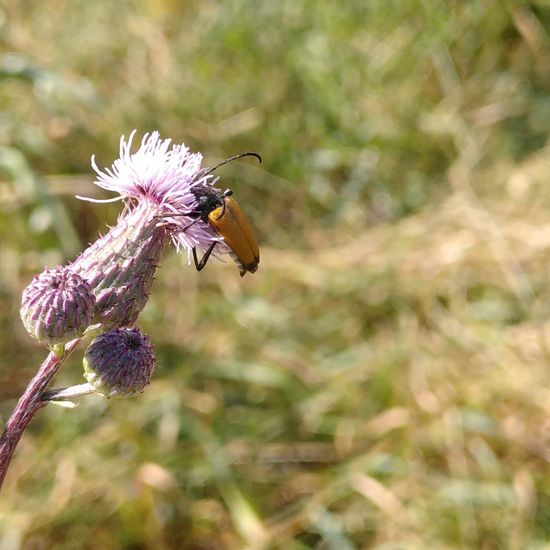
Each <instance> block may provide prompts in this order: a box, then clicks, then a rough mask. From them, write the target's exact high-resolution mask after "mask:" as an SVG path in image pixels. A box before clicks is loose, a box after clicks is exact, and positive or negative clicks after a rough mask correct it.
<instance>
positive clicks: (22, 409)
mask: <svg viewBox="0 0 550 550" xmlns="http://www.w3.org/2000/svg"><path fill="white" fill-rule="evenodd" d="M79 342H80V339H77V340H72V341H71V342H69V343H68V344H67V345H66V346H65V352H64V353H63V355H56V354H55V353H54V352H53V351H52V352H50V353H49V355H48V356H47V357H46V359H44V362H43V363H42V365H41V366H40V368H39V369H38V372H37V373H36V374H35V376H34V378H33V379H32V380H31V381H30V382H29V385H28V386H27V389H26V390H25V393H24V394H23V395H22V396H21V397H20V399H19V401H18V403H17V405H16V406H15V409H14V410H13V413H12V414H11V416H10V418H9V420H8V422H7V424H6V427H5V428H4V433H3V434H2V436H1V437H0V488H1V487H2V483H3V482H4V478H5V477H6V472H7V471H8V467H9V465H10V462H11V459H12V457H13V453H14V452H15V448H16V447H17V444H18V443H19V440H20V439H21V436H22V435H23V432H24V431H25V428H26V427H27V425H28V423H29V422H30V421H31V419H32V417H33V416H34V415H35V413H36V412H37V411H38V410H39V409H41V408H42V407H44V406H45V405H47V401H41V399H40V397H41V395H42V392H43V391H44V390H45V389H46V388H47V387H48V385H49V383H50V382H51V381H52V378H53V377H54V376H55V375H56V373H57V371H58V370H59V368H60V367H61V365H62V364H63V363H64V362H65V359H67V357H68V356H69V355H70V354H71V352H72V351H73V349H74V348H75V347H76V346H77V345H78V343H79Z"/></svg>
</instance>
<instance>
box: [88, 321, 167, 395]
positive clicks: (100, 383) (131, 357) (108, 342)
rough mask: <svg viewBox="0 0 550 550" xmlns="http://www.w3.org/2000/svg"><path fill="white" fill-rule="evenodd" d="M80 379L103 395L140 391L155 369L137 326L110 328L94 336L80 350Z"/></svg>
mask: <svg viewBox="0 0 550 550" xmlns="http://www.w3.org/2000/svg"><path fill="white" fill-rule="evenodd" d="M83 363H84V378H86V380H87V381H88V383H89V384H91V385H92V386H93V387H94V388H95V390H96V391H98V392H99V393H102V394H103V395H105V396H106V397H130V396H132V395H134V394H135V393H138V392H141V391H143V389H144V388H145V386H147V384H149V382H150V380H151V375H152V374H153V371H154V369H155V364H156V359H155V350H154V349H153V346H152V345H151V342H150V341H149V338H148V337H147V336H146V335H144V334H142V333H141V332H140V331H139V330H138V329H129V328H119V329H112V330H110V331H108V332H105V333H103V334H101V335H100V336H98V337H97V338H95V339H94V340H93V342H92V343H91V344H90V346H89V347H88V349H87V350H86V352H85V353H84V361H83Z"/></svg>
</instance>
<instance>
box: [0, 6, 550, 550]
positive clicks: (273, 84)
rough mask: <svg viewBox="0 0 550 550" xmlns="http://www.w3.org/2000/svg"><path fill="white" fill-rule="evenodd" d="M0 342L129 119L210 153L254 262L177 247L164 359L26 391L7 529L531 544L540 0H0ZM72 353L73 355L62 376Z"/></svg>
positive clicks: (541, 386)
mask: <svg viewBox="0 0 550 550" xmlns="http://www.w3.org/2000/svg"><path fill="white" fill-rule="evenodd" d="M0 12H1V13H2V14H3V16H2V17H0V21H1V26H0V41H1V42H0V44H1V45H0V48H1V50H0V51H1V52H2V53H1V55H0V198H1V201H0V202H1V205H0V206H1V207H0V252H1V256H0V257H1V258H2V260H1V261H0V308H1V309H0V311H1V313H2V315H1V316H0V323H1V325H0V326H1V329H2V331H1V333H0V334H1V335H2V336H1V337H0V357H1V360H2V365H1V371H0V383H1V386H0V387H1V392H2V397H3V404H2V407H1V409H0V411H1V413H2V414H3V415H4V417H5V416H6V415H8V414H9V412H10V411H11V408H12V407H13V405H14V399H15V398H16V397H17V395H19V394H20V393H21V392H22V391H23V388H24V387H25V385H26V383H27V381H28V380H29V378H30V377H31V376H32V372H33V369H35V368H36V366H37V364H38V362H39V360H40V358H41V355H42V350H40V349H39V348H38V347H36V346H33V344H32V343H31V341H30V339H29V338H28V337H27V336H26V334H25V333H24V329H23V328H22V327H21V324H20V321H19V319H18V307H19V299H20V291H21V289H22V288H23V287H24V285H25V284H26V283H27V282H28V280H29V279H30V277H31V276H32V275H33V274H34V273H36V272H38V271H40V270H41V269H42V267H43V265H45V264H48V265H53V264H55V263H57V262H61V261H64V260H66V259H69V258H71V257H73V255H74V253H75V248H78V246H77V242H78V241H80V245H79V246H83V245H85V244H86V243H87V242H89V241H91V240H93V239H94V238H95V236H96V234H97V232H98V231H103V230H104V226H105V223H113V221H114V220H115V219H116V215H117V208H118V207H117V206H112V205H106V206H97V205H93V206H90V205H89V204H82V203H80V202H78V201H77V200H76V199H74V198H72V197H73V195H75V194H88V195H89V194H93V193H97V191H96V190H94V189H93V188H92V183H91V182H92V179H93V175H92V171H91V169H90V167H89V158H90V155H91V154H92V153H95V154H96V155H97V159H98V163H99V165H101V166H103V165H108V164H110V163H111V162H112V160H113V159H114V158H115V157H116V154H117V148H118V138H119V136H120V134H122V133H126V134H127V133H128V132H129V131H130V130H131V129H133V128H138V130H139V131H140V132H145V131H148V130H151V129H159V130H160V131H161V133H162V135H163V136H170V137H172V138H173V139H174V140H176V141H185V143H186V144H188V145H190V146H191V147H192V148H193V149H195V150H200V151H202V152H204V154H205V155H206V156H207V158H208V160H209V161H210V162H215V161H217V160H219V159H221V158H225V157H227V156H229V155H231V154H233V153H235V152H239V151H246V150H257V151H258V152H260V153H261V154H262V156H263V158H264V163H263V164H262V165H261V166H260V167H258V166H256V165H253V164H251V163H250V164H249V163H246V161H243V162H242V163H240V164H238V163H234V164H232V165H230V166H227V167H226V168H223V172H222V171H220V175H221V176H222V177H223V184H222V186H223V185H225V186H228V187H229V186H230V187H232V188H233V190H234V191H235V194H236V195H237V196H238V197H239V202H240V203H241V205H242V206H243V208H244V209H245V210H246V212H247V214H248V215H249V216H250V217H251V219H252V220H253V225H254V226H255V228H257V232H258V234H259V237H260V240H261V243H262V252H261V253H262V261H261V265H260V270H259V271H258V273H257V274H255V275H253V276H247V277H245V278H244V279H242V280H241V279H240V278H239V276H238V272H237V270H236V268H235V266H234V265H233V264H232V263H231V262H230V261H229V262H227V264H226V265H224V264H220V263H216V262H212V264H209V265H208V267H207V268H206V270H205V271H204V272H202V273H201V274H200V275H198V274H196V273H195V272H194V270H192V269H191V268H188V267H187V266H186V265H184V264H185V259H183V260H182V258H181V257H177V256H175V254H173V253H172V254H167V255H166V256H165V258H164V260H163V264H162V267H161V269H160V270H159V272H158V278H157V281H156V286H155V287H154V292H153V295H152V297H151V300H150V302H149V304H148V306H147V308H146V310H145V311H144V312H143V314H142V316H141V321H140V323H141V327H142V328H143V330H144V331H145V332H147V333H148V334H149V335H150V336H151V338H152V340H153V342H154V343H155V344H156V346H157V350H158V356H159V359H160V366H159V368H158V370H157V372H156V374H155V377H154V381H153V384H152V385H151V386H150V387H149V388H148V389H147V390H146V392H145V393H144V394H143V395H141V396H140V397H137V398H134V399H131V400H127V401H105V400H101V399H99V398H95V397H89V398H84V399H82V401H81V403H80V404H79V406H78V407H77V408H76V409H74V410H65V409H60V408H55V407H49V408H48V409H47V410H44V411H43V412H41V413H40V414H39V415H38V416H37V418H36V419H35V420H34V421H33V423H32V425H31V427H30V429H29V430H28V433H27V435H26V437H25V438H24V439H23V441H22V443H21V446H20V449H19V452H18V454H17V456H16V457H15V460H14V462H13V464H12V467H11V470H10V472H9V474H8V477H7V480H6V484H5V487H4V490H3V494H2V497H1V502H0V514H1V515H0V526H1V528H0V547H1V548H2V549H3V548H8V549H10V550H11V549H19V548H34V547H39V548H42V547H44V548H56V549H57V548H58V549H64V550H65V549H72V548H80V549H82V548H109V549H111V548H113V549H117V548H120V549H122V548H136V549H137V548H140V549H141V548H151V549H157V548H160V549H164V548H166V549H176V548H178V549H179V548H229V549H240V548H256V549H260V548H285V549H302V548H334V549H347V548H365V547H367V548H370V547H373V548H376V547H379V548H382V547H384V548H389V547H391V548H397V547H399V548H401V547H403V548H458V547H460V548H518V549H520V548H521V549H523V548H531V547H532V548H538V547H543V545H544V544H546V543H547V542H548V541H549V540H550V477H549V474H548V461H549V459H550V448H549V433H550V432H549V430H550V425H549V421H548V418H549V414H550V399H549V393H548V363H549V341H550V340H549V338H550V325H549V324H548V321H547V318H548V313H549V306H548V304H549V303H550V285H549V283H548V269H547V256H548V251H549V248H550V236H549V235H550V225H549V223H548V219H550V218H549V215H548V211H549V206H550V200H549V198H548V197H549V194H548V192H547V174H548V173H549V170H548V169H549V167H550V163H549V161H548V159H549V158H550V157H549V151H548V147H547V145H546V143H547V137H548V127H549V123H550V110H549V109H548V97H547V95H548V76H547V75H548V67H549V66H550V51H549V42H548V36H547V34H546V29H547V28H548V24H549V23H550V13H549V12H548V9H547V8H546V7H544V5H543V3H541V2H533V3H531V4H521V5H520V4H517V6H516V5H514V4H513V3H509V4H504V3H502V2H476V1H471V2H456V3H448V2H438V1H423V2H422V1H414V2H410V3H388V2H359V1H357V2H351V3H348V4H346V5H344V4H342V3H331V2H326V3H318V2H310V1H293V2H290V1H288V2H273V3H271V2H266V3H255V2H249V1H246V0H241V1H236V0H234V1H230V2H223V3H214V2H191V3H181V4H178V3H175V2H170V1H168V0H166V1H161V0H151V1H148V2H143V3H135V2H124V3H119V2H117V3H109V2H84V1H80V2H71V3H66V2H61V1H57V0H54V1H53V2H45V3H43V4H36V3H20V2H10V3H7V4H6V5H4V6H3V7H2V8H0ZM79 382H81V371H80V366H79V365H78V360H77V357H76V356H75V358H73V359H72V360H71V361H70V362H69V364H68V365H67V366H66V367H65V368H64V370H63V371H62V373H61V375H60V376H59V377H58V380H57V381H56V383H57V385H64V384H70V383H79Z"/></svg>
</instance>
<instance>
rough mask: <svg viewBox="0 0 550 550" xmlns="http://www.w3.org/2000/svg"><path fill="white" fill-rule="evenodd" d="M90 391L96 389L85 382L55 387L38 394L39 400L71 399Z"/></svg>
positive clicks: (87, 393) (94, 391) (93, 391)
mask: <svg viewBox="0 0 550 550" xmlns="http://www.w3.org/2000/svg"><path fill="white" fill-rule="evenodd" d="M91 393H97V390H96V389H95V388H94V387H93V386H92V385H91V384H88V383H87V382H86V383H85V384H77V385H76V386H69V387H68V388H56V389H53V390H48V391H45V392H44V393H43V394H42V395H41V396H40V401H72V400H73V399H74V398H75V397H82V396H83V395H90V394H91Z"/></svg>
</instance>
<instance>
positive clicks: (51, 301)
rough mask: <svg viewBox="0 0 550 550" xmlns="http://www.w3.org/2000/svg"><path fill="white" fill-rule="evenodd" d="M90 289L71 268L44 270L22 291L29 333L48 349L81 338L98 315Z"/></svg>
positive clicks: (22, 311)
mask: <svg viewBox="0 0 550 550" xmlns="http://www.w3.org/2000/svg"><path fill="white" fill-rule="evenodd" d="M95 303H96V300H95V296H94V295H93V293H92V291H91V289H90V285H89V284H88V283H87V282H86V281H85V280H84V279H83V278H82V277H81V276H80V275H78V274H76V273H74V272H73V271H71V270H70V269H69V268H64V267H61V266H57V267H54V268H53V269H45V270H44V271H43V272H42V273H41V274H40V275H37V276H36V277H35V278H34V279H33V280H32V282H31V283H30V285H29V286H27V288H25V290H24V291H23V297H22V302H21V310H20V314H21V320H22V321H23V325H25V328H26V329H27V331H28V333H29V334H30V335H31V336H32V337H33V338H36V339H37V340H38V341H39V342H45V343H47V344H48V345H49V346H53V345H56V344H64V343H66V342H68V341H70V340H73V339H75V338H78V337H80V336H82V335H83V334H84V331H85V330H86V329H87V328H88V326H89V325H90V324H91V322H92V319H93V317H94V315H95Z"/></svg>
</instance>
